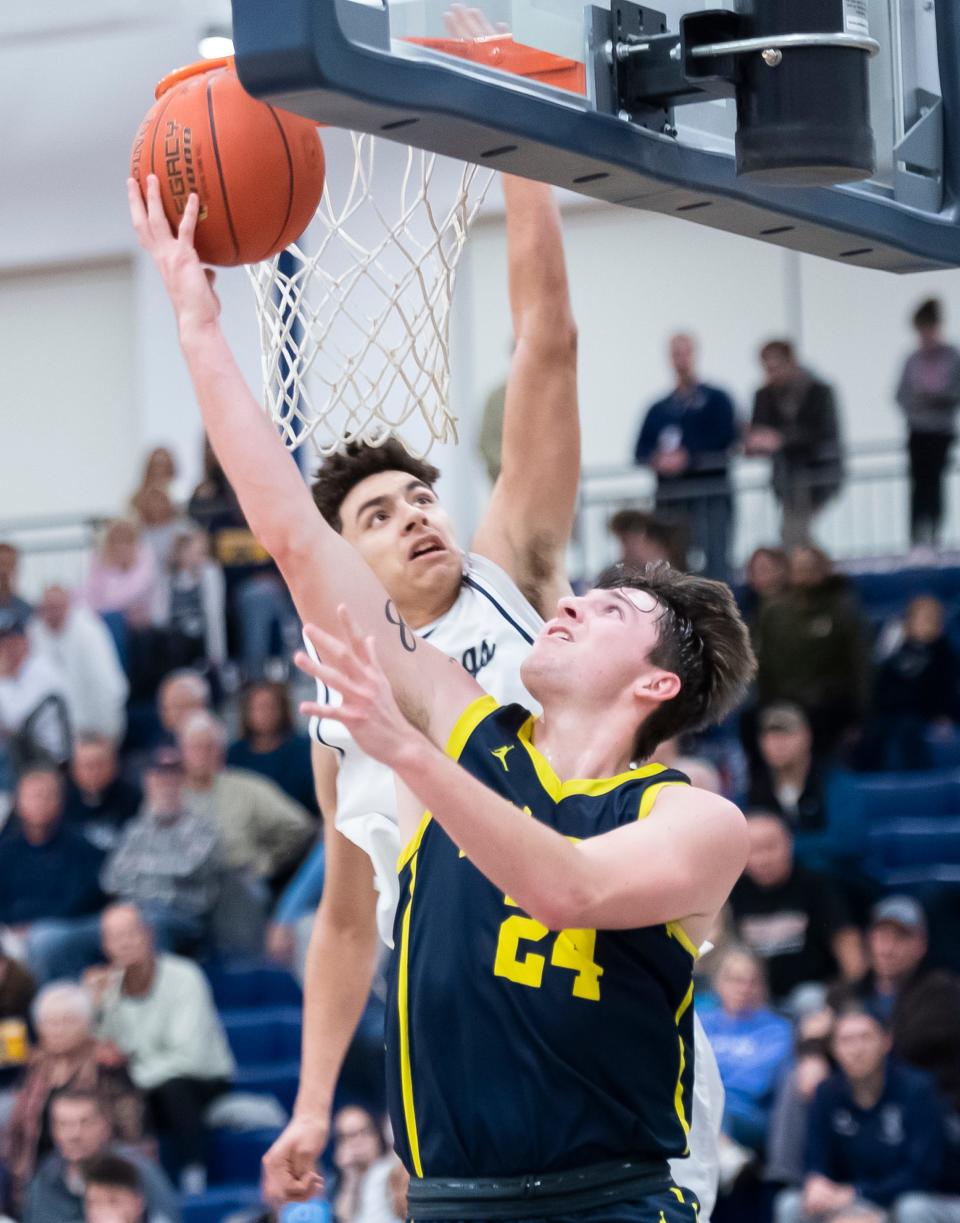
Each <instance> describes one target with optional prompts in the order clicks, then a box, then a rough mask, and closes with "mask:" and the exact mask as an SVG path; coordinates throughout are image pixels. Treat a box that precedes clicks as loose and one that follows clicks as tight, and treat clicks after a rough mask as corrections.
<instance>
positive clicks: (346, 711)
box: [294, 605, 418, 765]
mask: <svg viewBox="0 0 960 1223" xmlns="http://www.w3.org/2000/svg"><path fill="white" fill-rule="evenodd" d="M337 610H338V614H339V617H340V626H341V629H340V633H339V634H338V635H337V636H334V635H333V634H332V633H325V632H324V631H323V630H322V629H319V628H317V627H316V625H313V624H307V625H305V626H304V632H305V633H306V635H307V638H308V639H309V641H310V643H311V644H312V645H313V647H314V649H315V650H316V652H317V655H318V657H319V658H320V659H321V660H322V661H321V662H315V661H314V659H312V658H311V657H310V655H309V654H307V653H306V652H305V651H303V650H301V651H299V652H298V653H297V654H296V655H295V656H294V662H295V663H296V664H297V666H298V667H299V668H300V670H301V671H303V672H304V673H305V674H306V675H310V676H312V677H313V678H314V679H317V680H320V682H321V683H324V684H326V685H327V687H328V688H333V689H335V690H336V691H337V692H339V693H340V696H341V697H342V698H343V700H342V703H341V704H339V705H332V704H320V703H318V702H315V701H304V702H303V703H302V704H301V706H300V711H301V713H304V714H307V715H308V716H310V717H316V718H334V719H336V721H338V722H342V723H343V725H344V726H345V727H346V728H347V730H348V731H349V732H350V734H351V735H352V736H353V739H354V741H355V742H356V743H357V745H358V746H359V747H360V748H361V750H362V751H364V752H366V753H367V755H368V756H372V757H373V758H374V760H379V761H380V762H381V763H382V764H387V765H392V764H393V763H394V762H395V761H396V760H397V759H398V758H399V757H400V755H401V754H402V753H403V751H404V748H406V747H408V746H409V745H410V743H411V740H412V739H414V738H416V736H417V734H418V732H417V731H416V730H414V728H413V727H412V726H411V725H410V723H409V722H408V721H407V719H406V718H405V717H404V716H403V714H402V713H401V711H400V706H399V705H398V704H397V701H396V698H395V697H394V695H393V689H392V688H391V687H390V681H389V680H388V679H387V676H386V673H385V672H384V670H383V667H381V665H380V663H379V661H378V659H377V648H376V643H375V642H374V639H373V638H372V637H366V638H365V637H363V636H362V635H361V634H360V631H359V629H358V628H357V625H356V621H355V620H354V619H353V617H352V616H351V615H350V613H349V612H348V611H347V609H346V608H345V607H344V606H343V605H341V606H340V607H339V608H338V609H337Z"/></svg>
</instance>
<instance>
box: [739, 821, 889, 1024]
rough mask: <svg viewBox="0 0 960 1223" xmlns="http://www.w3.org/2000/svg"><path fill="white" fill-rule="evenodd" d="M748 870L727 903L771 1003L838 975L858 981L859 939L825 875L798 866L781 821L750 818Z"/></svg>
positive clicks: (860, 965)
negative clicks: (761, 971)
mask: <svg viewBox="0 0 960 1223" xmlns="http://www.w3.org/2000/svg"><path fill="white" fill-rule="evenodd" d="M747 832H748V835H749V854H748V858H747V868H746V871H745V872H744V874H743V875H742V876H741V878H740V879H739V880H738V882H737V884H736V886H735V887H734V889H733V892H732V894H731V896H730V905H731V908H732V910H733V917H734V923H735V926H736V930H737V933H738V935H739V938H740V939H741V941H742V942H744V943H745V944H746V945H747V946H748V947H749V948H750V949H751V950H752V951H753V952H755V953H756V955H758V956H759V957H760V959H761V960H762V961H763V962H764V964H765V966H766V970H767V977H768V980H769V982H770V993H771V996H772V997H773V999H774V1001H775V1002H777V1003H780V1004H789V1002H790V998H791V994H795V992H796V991H797V990H798V987H800V986H802V985H806V984H808V983H810V982H826V981H830V980H833V979H834V978H835V977H836V975H837V971H838V969H839V970H840V972H841V973H842V975H843V977H844V978H845V979H846V980H848V981H855V980H858V979H859V978H860V977H861V976H862V975H863V972H864V969H865V967H866V961H865V958H864V954H863V944H862V939H861V937H860V931H859V930H857V928H856V927H855V926H854V924H853V922H852V921H851V919H850V917H849V915H848V913H847V909H846V906H845V904H844V902H843V899H842V898H841V896H840V894H839V892H838V890H837V889H836V887H835V886H834V884H833V882H832V881H831V879H830V878H829V876H827V875H823V874H821V873H819V872H817V871H812V870H809V869H808V868H807V867H804V866H800V865H798V864H797V863H796V862H795V860H794V847H793V834H792V833H791V831H790V829H789V827H788V826H787V824H786V822H785V821H784V819H783V817H782V816H779V815H775V814H773V813H772V812H760V811H754V812H750V813H748V815H747Z"/></svg>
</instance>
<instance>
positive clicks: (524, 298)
mask: <svg viewBox="0 0 960 1223" xmlns="http://www.w3.org/2000/svg"><path fill="white" fill-rule="evenodd" d="M503 192H504V197H505V199H506V204H507V258H508V276H509V287H510V310H511V314H512V317H513V328H514V339H515V348H514V354H513V359H512V362H511V365H510V375H509V378H508V379H507V389H506V401H505V404H504V417H503V442H502V448H501V467H500V477H499V479H498V480H497V483H496V484H495V486H494V489H493V493H492V495H491V498H490V505H489V508H488V509H487V513H486V515H485V516H484V519H483V521H482V523H481V524H480V527H479V529H478V531H477V534H476V537H475V539H474V542H473V547H474V549H475V550H476V551H477V552H480V553H482V554H483V555H484V556H487V557H489V558H490V559H491V560H493V561H496V562H497V564H498V565H501V566H502V567H503V568H504V569H505V570H506V571H507V572H508V573H509V574H510V576H511V577H512V578H513V579H514V581H515V582H516V583H517V585H518V586H519V587H520V589H521V590H522V591H523V592H524V594H525V595H526V596H527V598H528V599H530V601H531V602H532V603H533V605H534V606H535V607H536V608H537V610H538V611H539V612H540V613H541V615H544V616H546V615H547V614H548V612H549V611H550V610H551V609H552V608H553V607H554V606H555V605H556V602H557V599H559V598H561V597H562V596H563V595H565V594H569V592H570V583H569V581H568V579H567V574H566V550H567V544H568V543H569V540H570V532H571V530H572V529H573V519H574V513H575V510H576V500H577V486H578V484H579V480H580V415H579V407H578V403H577V328H576V324H575V322H574V318H573V310H572V307H571V305H570V290H569V286H568V284H567V269H566V262H565V259H564V253H563V233H562V230H561V225H560V210H559V208H558V207H557V202H556V199H555V197H554V194H553V191H552V190H551V188H550V187H548V186H546V185H545V184H543V183H535V182H530V181H528V180H526V179H521V178H513V177H512V176H507V175H505V176H504V178H503Z"/></svg>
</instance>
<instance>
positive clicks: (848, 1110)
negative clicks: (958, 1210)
mask: <svg viewBox="0 0 960 1223" xmlns="http://www.w3.org/2000/svg"><path fill="white" fill-rule="evenodd" d="M832 1049H833V1056H834V1058H835V1059H836V1062H837V1065H838V1066H839V1070H838V1071H837V1072H836V1073H835V1074H833V1075H831V1077H830V1078H829V1079H827V1080H826V1082H824V1083H821V1084H820V1086H819V1087H818V1088H817V1091H816V1094H815V1096H814V1098H813V1107H812V1108H811V1111H810V1121H809V1128H808V1131H807V1154H806V1169H807V1177H806V1180H805V1182H804V1186H803V1189H802V1190H793V1189H791V1190H787V1191H786V1192H785V1193H782V1194H781V1195H780V1197H779V1198H778V1199H777V1205H776V1223H806V1221H807V1220H817V1221H818V1223H829V1221H830V1220H840V1219H848V1218H852V1217H853V1216H854V1215H855V1214H856V1215H857V1217H862V1218H863V1219H864V1223H867V1221H868V1220H869V1221H872V1223H882V1221H883V1220H884V1219H885V1218H886V1217H887V1216H886V1211H887V1210H888V1209H890V1208H891V1207H893V1208H894V1211H896V1204H897V1200H898V1199H899V1198H902V1197H903V1196H904V1195H906V1194H915V1193H922V1192H924V1191H928V1190H932V1189H933V1188H934V1187H935V1186H936V1184H937V1180H938V1177H939V1175H940V1168H941V1163H942V1158H943V1110H942V1106H941V1104H940V1101H939V1099H938V1098H937V1094H936V1089H935V1088H934V1085H933V1083H932V1082H931V1080H930V1079H929V1078H928V1077H927V1076H926V1075H925V1074H923V1073H922V1072H921V1071H919V1070H914V1069H912V1068H910V1067H906V1066H901V1065H898V1064H897V1063H896V1062H895V1061H892V1060H891V1059H890V1056H889V1053H890V1034H889V1032H888V1031H887V1029H886V1027H885V1025H884V1023H883V1020H882V1019H880V1018H879V1016H877V1015H876V1014H875V1013H873V1012H871V1011H870V1010H869V1009H868V1008H866V1007H864V1006H852V1007H850V1008H848V1009H847V1010H846V1011H844V1012H842V1013H841V1014H840V1015H838V1017H837V1020H836V1023H835V1025H834V1030H833V1040H832Z"/></svg>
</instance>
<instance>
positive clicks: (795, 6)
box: [233, 0, 960, 271]
mask: <svg viewBox="0 0 960 1223" xmlns="http://www.w3.org/2000/svg"><path fill="white" fill-rule="evenodd" d="M233 8H234V36H235V43H236V47H237V56H238V69H239V71H240V76H241V80H243V82H244V84H245V85H246V87H247V88H248V89H250V91H251V92H253V93H255V94H257V95H258V96H265V97H269V98H271V99H273V100H274V101H276V102H278V103H280V104H281V105H287V106H288V107H290V108H291V109H295V110H299V111H301V112H302V113H305V114H311V115H312V116H313V117H315V118H318V119H322V120H324V121H327V122H330V123H332V124H335V125H340V126H349V127H352V128H355V129H360V130H365V131H372V132H375V133H377V132H378V133H380V134H382V135H385V136H387V137H389V138H391V139H396V140H402V141H404V142H406V143H410V144H415V145H419V146H420V147H428V148H435V149H436V150H437V151H439V152H442V153H447V154H452V155H456V156H461V157H463V158H465V159H468V160H472V161H477V162H479V163H481V164H489V165H494V166H496V167H497V168H502V169H504V170H508V171H510V172H514V173H521V174H527V175H529V176H531V177H537V178H542V179H544V180H546V181H550V182H553V183H555V184H556V185H560V186H564V187H566V188H569V189H572V190H574V191H579V192H582V193H583V194H586V195H593V196H598V197H600V198H603V199H607V200H610V201H612V202H615V203H620V204H625V205H627V206H634V207H643V208H649V209H652V210H654V211H664V212H672V213H677V214H679V215H681V216H685V217H686V218H687V219H690V220H694V221H697V222H699V223H702V224H708V225H713V226H716V227H718V228H722V229H729V230H734V231H736V232H739V233H747V234H751V235H753V236H755V237H758V238H761V239H762V240H765V241H773V242H776V243H779V244H780V245H785V246H790V247H794V248H797V249H803V250H810V251H813V252H815V253H819V254H823V255H826V256H828V257H831V258H835V259H844V260H846V261H848V262H853V263H857V264H862V265H864V266H872V267H882V268H889V269H891V270H896V271H912V270H921V269H929V268H932V267H943V266H958V265H960V192H958V184H957V181H956V173H957V171H956V167H955V166H954V165H953V164H952V158H951V157H950V155H949V154H950V150H951V138H952V139H953V145H954V146H955V145H956V143H957V135H956V134H954V129H953V128H952V126H951V125H952V124H954V123H958V121H960V12H958V6H957V5H956V0H727V3H722V2H716V3H714V2H704V0H699V2H697V0H659V3H658V4H657V5H656V6H655V7H650V6H640V5H633V4H627V3H626V0H599V3H597V4H593V5H587V6H585V5H584V4H583V3H582V0H486V3H485V4H484V6H483V9H482V10H480V9H476V8H472V7H464V6H452V5H451V4H449V3H448V2H447V0H384V2H383V3H380V2H379V0H376V2H374V0H274V2H273V3H271V4H270V5H263V4H262V3H259V2H258V0H233ZM757 29H761V31H762V34H761V36H760V37H756V36H755V35H756V31H757ZM823 36H829V37H830V38H832V39H834V42H833V43H831V44H830V45H829V47H828V46H827V44H823V45H822V46H820V45H817V46H816V47H815V46H814V45H813V42H812V40H815V39H817V38H821V37H823ZM804 38H805V39H806V40H807V41H806V42H803V41H801V40H803V39H804ZM751 43H756V44H757V45H756V46H751V45H749V44H751ZM731 44H737V45H738V46H739V45H740V44H744V45H745V46H746V47H747V49H746V50H743V51H736V52H730V53H729V54H727V53H726V52H723V54H721V52H720V51H718V50H714V51H713V52H710V47H714V48H719V47H729V46H731ZM705 50H706V52H707V54H705V55H701V52H704V51H705ZM815 56H821V57H824V56H830V57H832V58H830V59H829V60H825V59H824V60H823V62H821V61H820V60H817V59H815V58H814V57H815ZM761 57H763V58H762V61H761ZM854 59H856V66H854ZM798 66H799V68H798ZM848 66H849V67H850V69H851V72H850V74H848V75H850V77H851V81H850V82H849V90H848V91H847V92H845V90H846V89H847V85H846V84H844V81H843V80H842V79H841V78H842V76H843V74H844V73H845V72H846V69H847V67H848ZM815 69H816V71H815ZM791 70H793V71H799V72H800V77H799V79H800V80H801V81H804V80H807V79H809V82H810V86H809V98H810V102H811V108H812V109H811V111H810V114H811V116H813V118H812V119H811V121H810V122H809V123H808V128H810V129H812V130H814V131H815V130H816V129H817V127H818V125H819V126H821V127H826V126H828V125H829V124H830V123H833V122H834V121H835V120H836V119H837V116H840V117H846V116H849V117H850V118H851V126H854V124H853V117H854V112H855V111H856V110H857V108H858V106H860V105H861V99H860V89H859V78H858V74H859V75H862V77H863V84H864V86H866V83H867V82H869V90H867V89H866V88H864V89H863V91H862V93H863V98H862V106H863V114H862V116H860V119H861V122H860V123H859V127H858V128H857V132H856V133H855V134H856V135H857V137H858V139H859V141H860V143H859V154H858V156H853V157H851V158H850V164H849V165H841V164H840V162H841V161H842V160H843V159H842V158H840V159H837V158H832V157H831V156H827V157H825V158H824V159H822V161H823V164H816V165H815V170H816V173H814V174H809V175H808V176H807V177H806V178H803V176H802V174H798V175H795V176H794V177H793V178H791V177H790V175H789V174H783V173H782V172H781V171H780V170H778V169H777V168H776V167H774V169H775V171H776V172H774V173H770V174H765V173H759V174H751V175H749V176H746V177H745V176H744V175H743V173H738V171H741V172H742V171H743V170H744V167H745V160H744V158H743V156H742V152H743V150H742V148H738V143H739V144H742V143H743V140H744V127H745V124H746V123H747V122H749V121H750V111H751V107H752V108H753V109H754V110H757V108H758V106H759V105H760V104H759V103H757V102H756V97H755V96H754V95H755V94H756V95H757V96H759V94H758V90H759V91H763V90H769V83H770V82H776V81H777V80H778V79H786V78H785V77H783V74H784V73H787V72H790V71H791ZM724 73H726V76H724ZM751 74H752V75H751ZM778 74H780V77H778ZM678 81H679V84H678ZM625 82H626V84H625ZM678 90H679V92H678ZM625 91H626V92H627V93H629V95H630V96H629V98H628V101H627V103H626V105H625V104H624V93H625ZM781 92H782V93H783V92H785V91H783V90H782V91H781ZM786 92H788V91H786ZM638 97H639V102H638V101H637V98H638ZM674 102H675V103H676V104H674ZM763 104H764V105H767V103H766V102H765V103H763ZM777 105H782V100H781V101H779V102H777ZM768 109H769V107H768ZM754 117H755V116H754ZM768 126H769V125H768ZM738 127H739V129H740V139H739V142H738ZM782 133H783V134H782V139H779V140H778V139H777V131H776V130H775V131H774V140H773V144H774V145H776V144H778V143H779V144H780V145H781V146H782V147H789V146H790V143H791V140H793V141H795V142H798V143H802V141H800V139H799V138H798V137H797V136H796V134H795V132H794V133H792V132H791V129H790V127H789V125H788V124H787V123H786V121H785V122H784V125H783V128H782ZM808 134H809V133H808ZM867 141H869V150H868V149H867ZM768 148H769V133H768ZM868 152H869V156H868ZM817 162H818V159H817V158H816V157H815V158H813V159H811V164H812V165H813V164H814V163H817ZM748 168H749V167H748ZM760 168H761V170H763V169H764V167H760ZM798 181H802V182H804V183H806V184H807V185H805V186H803V187H802V188H801V189H797V187H796V186H795V185H791V186H785V185H783V184H784V183H785V182H792V183H796V182H798ZM836 183H842V184H844V185H841V186H837V185H832V184H836Z"/></svg>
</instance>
